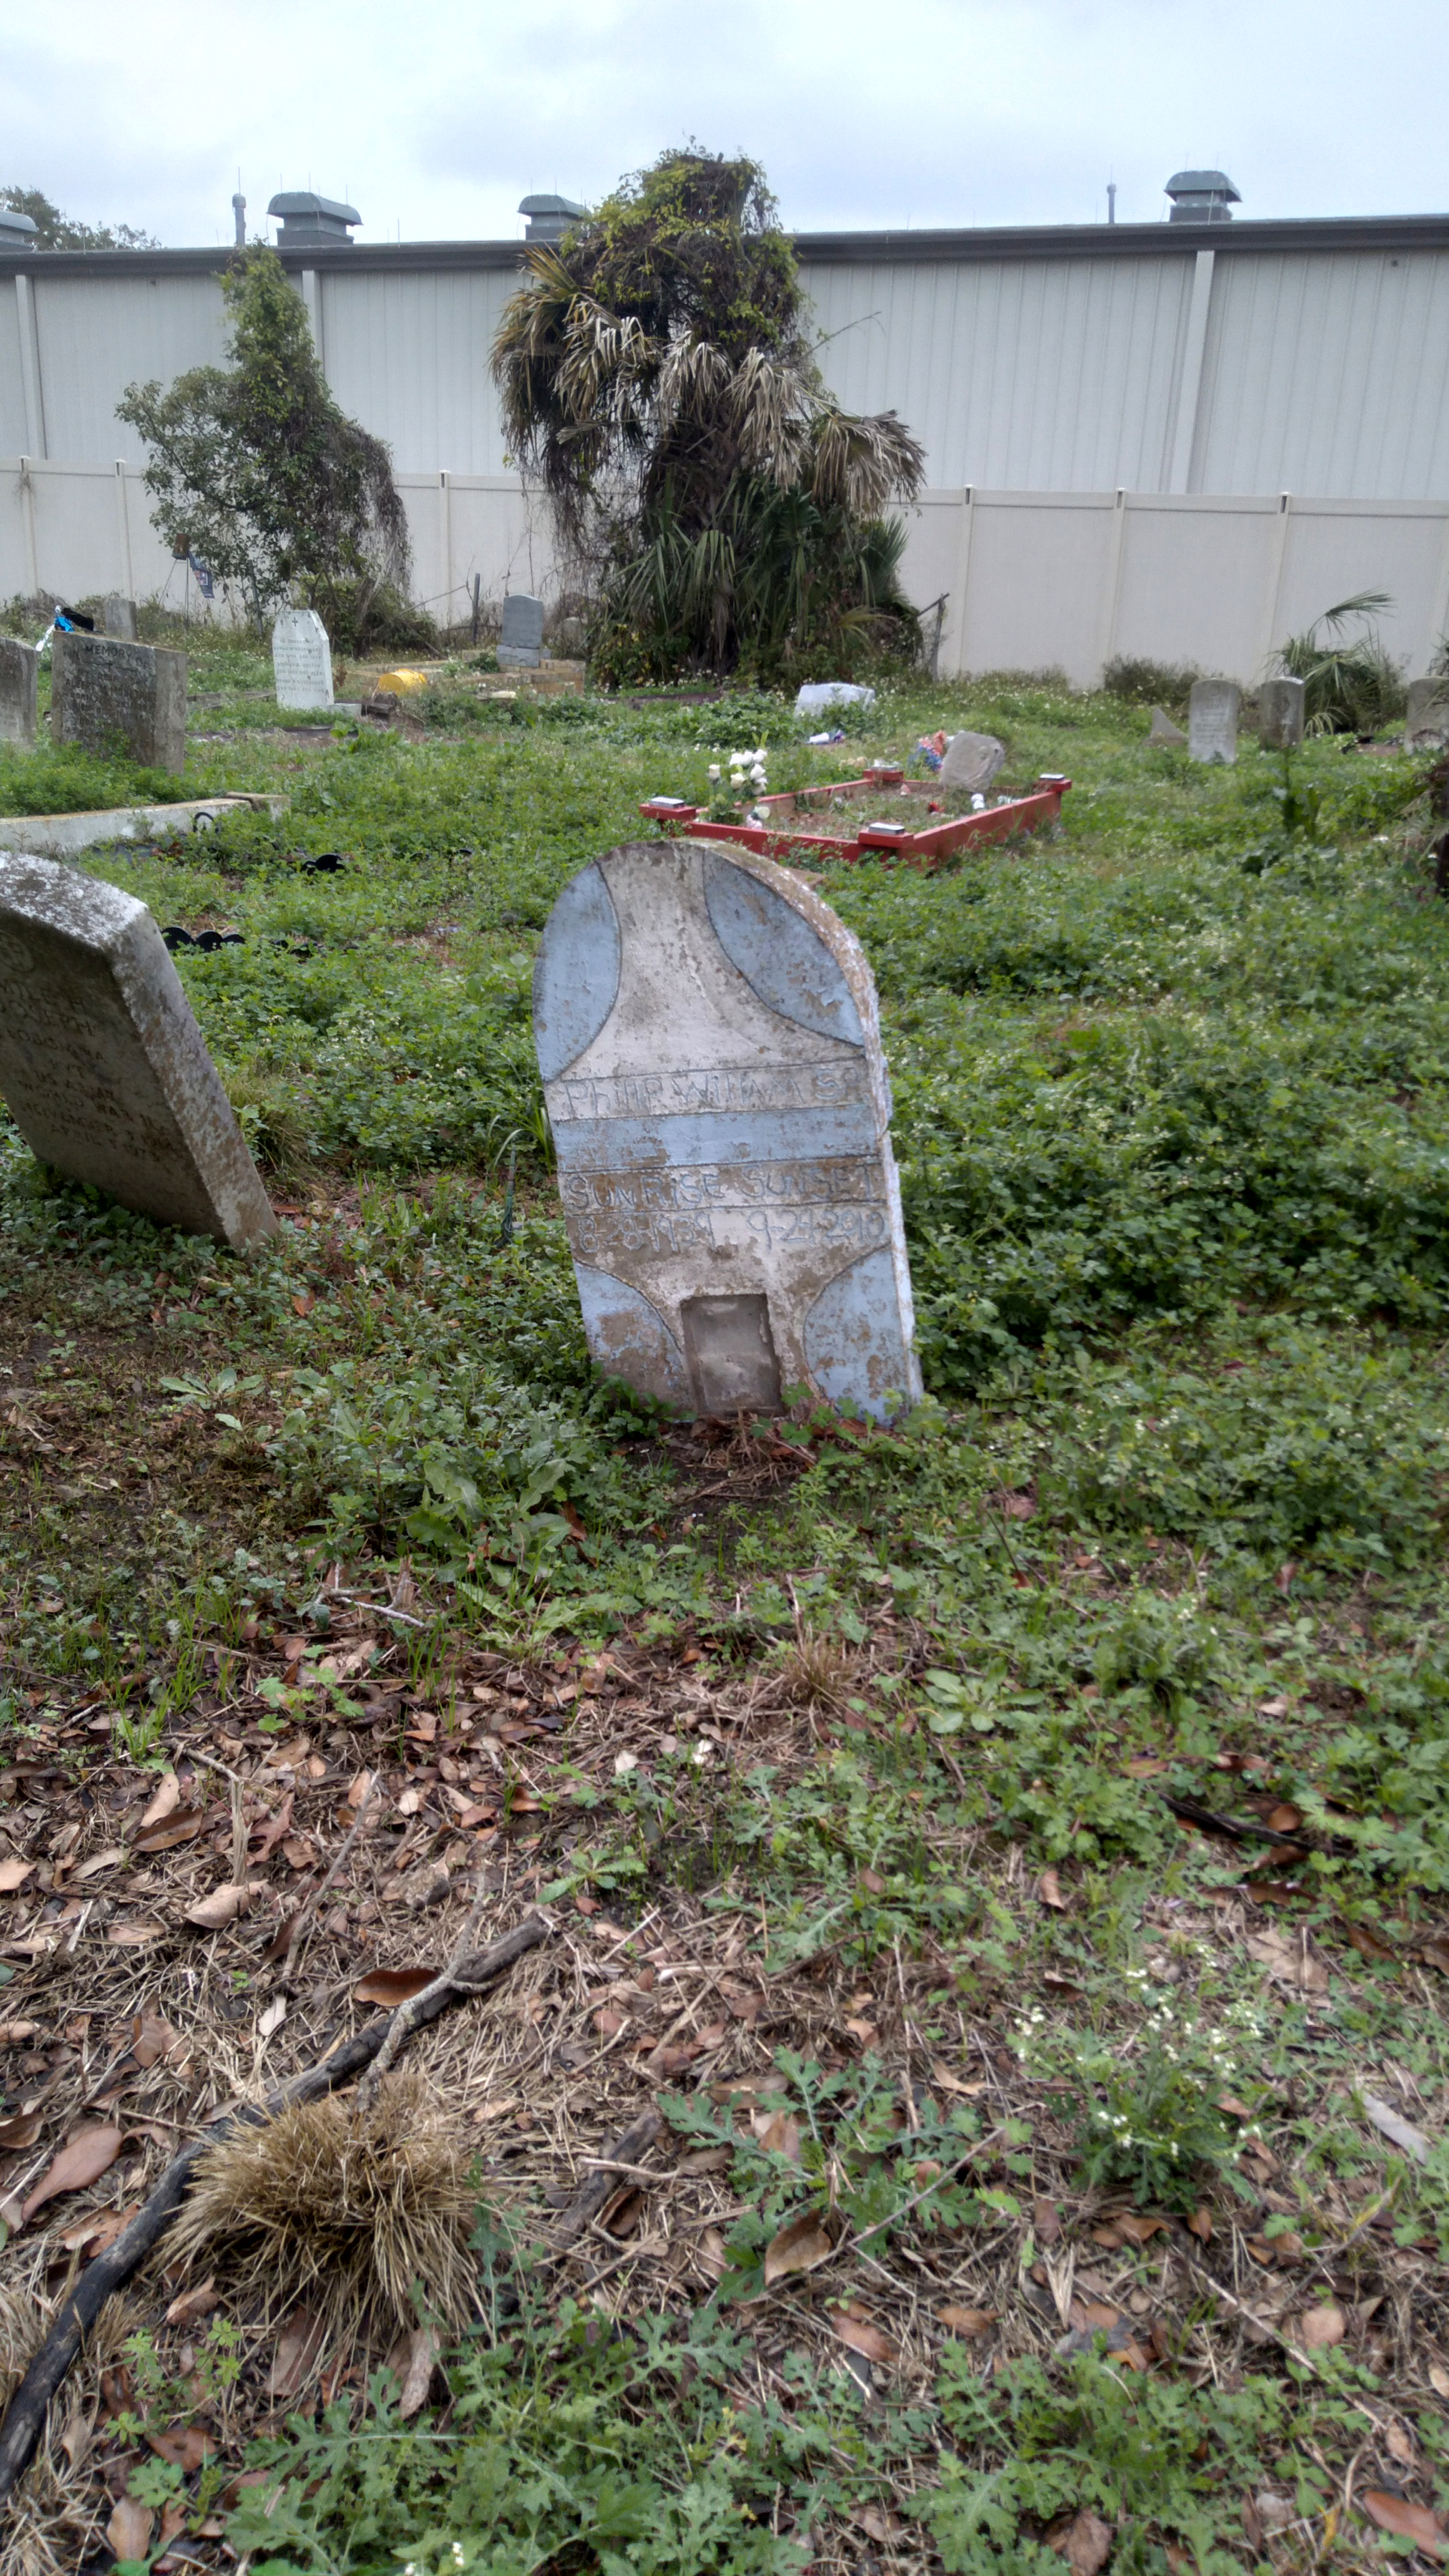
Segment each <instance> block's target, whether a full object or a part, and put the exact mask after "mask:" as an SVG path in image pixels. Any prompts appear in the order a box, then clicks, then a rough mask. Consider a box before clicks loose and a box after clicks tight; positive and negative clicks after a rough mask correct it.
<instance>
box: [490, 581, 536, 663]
mask: <svg viewBox="0 0 1449 2576" xmlns="http://www.w3.org/2000/svg"><path fill="white" fill-rule="evenodd" d="M542 658H543V601H542V600H541V599H532V598H530V596H529V594H528V592H527V591H526V590H514V591H510V592H509V595H508V597H507V598H506V599H505V601H504V603H503V632H502V635H501V636H500V638H499V643H498V667H499V669H500V671H532V670H536V669H537V668H538V665H539V663H540V661H541V660H542Z"/></svg>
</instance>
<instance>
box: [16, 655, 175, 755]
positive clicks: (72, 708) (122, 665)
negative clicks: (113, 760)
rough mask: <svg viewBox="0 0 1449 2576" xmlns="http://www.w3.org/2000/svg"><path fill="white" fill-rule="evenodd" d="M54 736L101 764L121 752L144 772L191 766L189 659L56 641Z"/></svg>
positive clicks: (52, 694)
mask: <svg viewBox="0 0 1449 2576" xmlns="http://www.w3.org/2000/svg"><path fill="white" fill-rule="evenodd" d="M50 652H51V664H50V671H51V681H50V730H51V737H52V739H53V740H54V741H55V742H58V743H61V742H70V743H74V744H75V745H76V747H77V749H78V750H80V751H90V752H94V753H96V754H97V756H98V757H99V758H101V759H107V758H110V757H112V756H113V755H114V754H115V753H116V751H118V750H120V751H122V752H124V753H126V754H128V755H129V757H130V758H131V759H132V760H134V761H136V762H138V763H139V764H140V766H141V767H142V768H143V769H177V770H180V769H184V768H185V766H186V656H185V654H184V653H172V652H169V651H167V650H166V649H165V648H164V647H163V646H160V645H156V644H122V643H121V642H120V641H119V640H118V638H116V637H115V636H111V635H63V634H61V632H60V631H59V629H57V630H56V633H55V634H54V636H53V637H52V638H51V646H50Z"/></svg>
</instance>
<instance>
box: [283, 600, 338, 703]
mask: <svg viewBox="0 0 1449 2576" xmlns="http://www.w3.org/2000/svg"><path fill="white" fill-rule="evenodd" d="M272 676H273V679H274V680H275V682H276V690H277V704H278V706H279V707H330V706H331V705H332V704H333V697H332V646H331V644H330V642H329V641H328V636H327V629H326V627H325V626H324V625H323V623H322V620H321V618H320V617H319V616H318V614H317V611H316V609H315V608H284V609H283V610H282V613H281V615H280V616H279V617H278V619H277V621H276V623H275V625H274V626H273V628H272Z"/></svg>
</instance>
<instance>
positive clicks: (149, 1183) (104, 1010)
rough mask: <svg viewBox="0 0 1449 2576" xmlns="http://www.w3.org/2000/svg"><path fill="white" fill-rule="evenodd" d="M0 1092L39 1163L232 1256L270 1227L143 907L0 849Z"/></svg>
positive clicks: (242, 1146)
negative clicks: (225, 1247)
mask: <svg viewBox="0 0 1449 2576" xmlns="http://www.w3.org/2000/svg"><path fill="white" fill-rule="evenodd" d="M0 1097H3V1098H4V1101H5V1105H6V1107H7V1108H8V1109H9V1111H10V1114H11V1117H12V1118H13V1119H14V1121H15V1123H16V1125H17V1127H18V1128H19V1129H20V1132H21V1134H22V1136H23V1137H24V1139H25V1141H26V1144H27V1145H28V1146H29V1147H30V1150H31V1152H32V1153H33V1154H35V1155H36V1156H37V1157H38V1158H39V1160H40V1161H42V1162H45V1163H53V1164H54V1165H55V1166H56V1168H57V1170H59V1171H62V1172H64V1173H65V1174H66V1175H67V1176H68V1178H70V1179H71V1180H74V1181H87V1182H89V1183H90V1184H91V1185H92V1186H93V1187H94V1188H96V1189H101V1190H105V1191H107V1192H108V1193H109V1195H110V1196H111V1197H112V1198H114V1199H119V1200H120V1202H121V1205H122V1206H123V1207H129V1208H136V1209H139V1210H140V1211H141V1212H142V1214H144V1215H146V1216H152V1217H156V1218H158V1219H159V1220H160V1221H161V1223H162V1224H164V1225H174V1226H179V1227H180V1228H181V1230H182V1231H183V1232H184V1233H186V1234H209V1235H214V1236H215V1237H216V1238H217V1240H218V1241H219V1242H222V1243H229V1244H231V1246H232V1247H233V1249H234V1250H236V1251H244V1250H246V1249H247V1248H248V1247H250V1246H251V1245H253V1244H256V1243H259V1242H261V1240H262V1239H263V1237H264V1236H266V1235H269V1234H271V1233H272V1232H273V1231H274V1229H275V1226H276V1222H277V1220H276V1218H275V1216H274V1215H273V1213H272V1208H271V1204H270V1201H269V1200H268V1198H267V1194H266V1192H265V1190H264V1189H263V1187H262V1184H261V1180H260V1177H259V1176H258V1173H257V1168H256V1165H255V1164H254V1162H253V1161H252V1158H251V1155H250V1153H249V1151H248V1149H247V1144H246V1139H245V1138H244V1136H243V1135H242V1132H241V1129H240V1127H239V1126H238V1125H237V1121H236V1117H235V1114H234V1112H233V1110H232V1106H231V1103H230V1101H229V1100H228V1099H227V1096H226V1093H225V1092H224V1091H223V1089H222V1087H221V1081H220V1077H219V1076H218V1074H217V1070H216V1067H215V1065H214V1064H213V1063H212V1061H211V1058H210V1056H209V1055H208V1053H207V1051H206V1045H205V1042H204V1040H203V1038H202V1035H201V1031H200V1029H199V1028H198V1027H197V1025H196V1021H195V1019H194V1017H193V1015H192V1011H191V1006H190V1004H189V1003H188V1001H187V999H186V995H185V993H184V992H183V991H182V989H181V983H180V979H179V977H178V975H177V972H176V969H175V967H174V966H173V965H172V962H171V959H170V957H169V956H168V955H167V952H166V948H165V945H164V943H163V941H162V938H161V933H160V931H159V930H158V929H157V927H156V924H155V922H154V921H153V920H152V918H151V915H150V913H149V912H148V911H147V909H146V907H145V905H144V904H143V903H138V902H137V900H136V898H135V896H134V895H129V894H123V893H122V892H121V889H120V887H119V886H112V885H105V884H103V883H102V882H101V881H100V880H99V879H97V878H95V877H87V876H82V875H80V874H79V873H78V871H77V870H75V869H74V868H63V867H57V866H55V865H54V863H53V862H52V861H50V860H48V859H37V858H30V857H26V856H21V855H19V854H17V853H16V852H14V851H8V850H7V851H3V852H0Z"/></svg>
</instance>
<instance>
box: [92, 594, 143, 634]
mask: <svg viewBox="0 0 1449 2576" xmlns="http://www.w3.org/2000/svg"><path fill="white" fill-rule="evenodd" d="M101 625H102V627H103V628H104V630H105V632H106V634H107V635H119V637H120V638H121V641H122V643H123V644H134V643H136V641H137V640H138V638H139V636H140V632H141V629H140V626H139V624H138V623H137V618H136V603H135V601H134V599H127V598H126V596H125V594H124V592H123V591H119V590H113V591H111V592H109V593H108V595H107V598H106V604H105V606H104V608H103V609H102V610H101Z"/></svg>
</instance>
